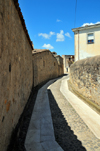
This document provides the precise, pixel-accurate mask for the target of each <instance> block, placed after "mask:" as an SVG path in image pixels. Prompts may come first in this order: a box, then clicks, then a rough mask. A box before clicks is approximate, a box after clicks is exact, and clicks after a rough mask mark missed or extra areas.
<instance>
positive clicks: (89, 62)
mask: <svg viewBox="0 0 100 151" xmlns="http://www.w3.org/2000/svg"><path fill="white" fill-rule="evenodd" d="M70 83H71V85H72V87H73V88H74V90H75V91H76V92H78V93H79V94H80V95H81V96H83V97H84V98H86V99H88V100H89V101H90V102H91V103H93V104H94V105H96V106H97V107H98V108H99V109H100V56H95V57H90V58H87V59H82V60H79V61H77V62H75V63H74V64H73V65H71V67H70Z"/></svg>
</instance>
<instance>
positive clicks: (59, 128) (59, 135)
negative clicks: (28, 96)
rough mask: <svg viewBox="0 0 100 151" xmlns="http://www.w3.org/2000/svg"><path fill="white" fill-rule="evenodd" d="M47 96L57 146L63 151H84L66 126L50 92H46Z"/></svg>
mask: <svg viewBox="0 0 100 151" xmlns="http://www.w3.org/2000/svg"><path fill="white" fill-rule="evenodd" d="M48 96H49V103H50V109H51V116H52V120H53V127H54V133H55V138H56V141H57V142H58V144H59V145H60V146H61V147H62V149H63V150H64V151H86V149H85V148H84V147H83V146H82V143H81V141H79V140H78V139H77V136H76V135H74V133H73V131H72V130H71V128H70V127H69V126H68V123H67V121H66V120H65V118H64V116H63V115H62V112H61V110H60V108H59V107H58V105H57V103H56V100H55V98H54V96H53V95H52V92H51V91H50V90H48Z"/></svg>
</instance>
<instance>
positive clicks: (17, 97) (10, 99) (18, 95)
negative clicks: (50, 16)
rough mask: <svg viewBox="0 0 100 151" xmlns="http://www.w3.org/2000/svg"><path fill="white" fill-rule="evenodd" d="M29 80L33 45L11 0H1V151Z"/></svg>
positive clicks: (9, 135) (21, 105) (22, 102)
mask: <svg viewBox="0 0 100 151" xmlns="http://www.w3.org/2000/svg"><path fill="white" fill-rule="evenodd" d="M32 83H33V72H32V46H31V44H30V43H29V39H28V38H27V35H26V33H25V31H24V30H23V25H22V22H21V20H20V17H19V14H18V11H17V9H16V7H15V4H14V1H13V0H0V151H6V149H7V146H8V144H9V141H10V137H11V133H12V130H13V129H14V128H15V126H16V124H17V122H18V119H19V117H20V115H21V113H22V111H23V109H24V107H25V104H26V102H27V100H28V97H29V94H30V91H31V88H32Z"/></svg>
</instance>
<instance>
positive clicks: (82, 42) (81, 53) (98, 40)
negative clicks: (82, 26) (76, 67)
mask: <svg viewBox="0 0 100 151" xmlns="http://www.w3.org/2000/svg"><path fill="white" fill-rule="evenodd" d="M75 33H76V34H75V37H74V38H75V61H77V60H80V59H84V58H88V57H92V56H96V55H100V27H96V28H91V29H86V30H81V31H79V34H78V31H77V32H75ZM89 33H94V44H87V34H89Z"/></svg>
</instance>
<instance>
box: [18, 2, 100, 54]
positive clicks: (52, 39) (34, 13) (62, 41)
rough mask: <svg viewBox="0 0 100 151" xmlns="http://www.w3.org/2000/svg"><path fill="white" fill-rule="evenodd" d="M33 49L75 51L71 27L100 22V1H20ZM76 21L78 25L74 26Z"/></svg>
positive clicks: (61, 51) (59, 51)
mask: <svg viewBox="0 0 100 151" xmlns="http://www.w3.org/2000/svg"><path fill="white" fill-rule="evenodd" d="M19 5H20V8H21V11H22V13H23V17H24V19H25V23H26V27H27V29H28V33H29V36H30V38H31V40H32V41H33V44H34V48H37V49H46V48H47V49H49V50H50V51H55V52H57V54H58V55H73V54H74V33H73V32H72V30H71V29H72V28H74V27H75V28H76V27H81V26H82V25H83V24H85V23H89V24H90V23H93V24H95V23H97V22H99V21H100V0H77V9H76V23H75V5H76V0H19ZM74 23H75V26H74Z"/></svg>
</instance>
